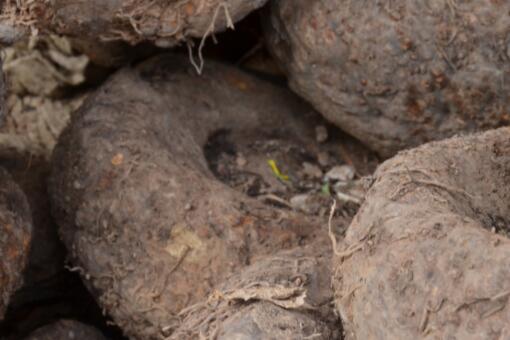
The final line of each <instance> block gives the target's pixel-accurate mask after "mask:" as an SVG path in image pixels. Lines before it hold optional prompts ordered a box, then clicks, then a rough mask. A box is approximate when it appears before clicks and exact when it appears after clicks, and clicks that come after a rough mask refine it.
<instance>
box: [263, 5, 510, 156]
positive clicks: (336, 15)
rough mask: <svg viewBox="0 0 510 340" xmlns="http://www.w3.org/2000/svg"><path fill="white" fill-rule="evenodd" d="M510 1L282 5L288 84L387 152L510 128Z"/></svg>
mask: <svg viewBox="0 0 510 340" xmlns="http://www.w3.org/2000/svg"><path fill="white" fill-rule="evenodd" d="M509 11H510V2H507V1H485V0H475V1H446V0H441V1H403V0H399V1H366V0H365V1H343V0H332V1H320V0H276V1H273V2H272V5H271V16H270V20H267V22H266V25H265V26H266V28H267V31H268V34H267V42H268V45H269V47H270V49H271V50H272V51H273V53H274V55H275V56H276V57H277V59H279V60H280V62H281V65H282V67H283V68H284V69H286V72H287V74H288V76H289V83H290V86H291V87H292V88H293V89H294V90H295V91H296V92H297V93H299V94H300V95H301V96H303V98H306V99H307V100H308V101H309V102H310V103H312V104H313V105H314V106H315V108H316V109H317V110H319V111H320V112H321V113H322V114H323V115H324V116H325V117H326V118H327V119H328V120H330V121H331V122H333V123H334V124H336V125H337V126H339V127H341V128H342V129H344V130H345V131H347V132H348V133H350V134H352V135H353V136H355V137H357V138H359V139H360V140H361V141H363V142H364V143H366V144H367V145H368V146H370V147H371V148H373V149H374V150H376V151H378V152H379V153H380V154H382V155H383V156H389V155H392V154H394V153H395V152H396V151H398V150H400V149H403V148H406V147H409V146H417V145H420V144H422V143H424V142H427V141H431V140H438V139H443V138H445V137H450V136H452V135H454V134H456V133H458V132H463V131H476V130H484V129H489V128H494V127H499V126H502V125H506V124H508V123H509V122H510V114H509V111H508V108H509V107H510V105H509V104H510V95H509V93H510V79H509V77H510V63H509V62H508V60H509V50H508V46H509V42H510V41H509V37H510V16H509V15H508V13H509Z"/></svg>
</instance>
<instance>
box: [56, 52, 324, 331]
mask: <svg viewBox="0 0 510 340" xmlns="http://www.w3.org/2000/svg"><path fill="white" fill-rule="evenodd" d="M308 113H310V108H309V107H308V106H307V105H305V104H304V103H303V102H302V101H300V100H299V99H298V98H296V97H295V96H293V95H292V94H291V93H289V92H288V91H286V90H284V89H281V88H278V87H275V86H272V85H270V84H267V83H264V82H262V81H260V80H257V79H255V78H253V77H250V76H248V75H246V74H244V73H242V72H240V71H238V70H236V69H234V68H230V67H226V66H222V65H219V64H216V63H214V62H210V61H208V62H207V63H206V69H205V72H204V75H203V76H198V75H196V73H195V72H194V71H193V68H192V67H191V66H190V65H189V61H188V59H187V58H186V57H175V56H172V55H162V56H160V57H158V58H155V59H151V60H149V61H147V62H145V63H143V64H141V65H139V66H138V67H137V68H136V69H124V70H122V71H121V72H119V73H118V74H116V75H115V76H114V77H113V78H111V79H110V81H108V82H107V83H106V84H105V85H104V86H103V87H102V88H101V89H100V90H99V91H98V92H97V93H96V94H95V95H93V96H91V97H89V99H88V100H87V101H86V102H85V104H84V105H83V106H82V108H81V109H80V110H79V111H78V112H77V114H76V115H75V117H74V119H73V120H72V122H71V124H70V126H69V127H68V128H67V129H66V131H65V132H64V133H63V135H62V136H61V139H60V142H59V144H58V146H57V148H56V149H55V152H54V155H53V168H52V176H51V178H50V196H51V199H52V203H53V208H54V215H55V217H56V218H57V220H58V222H59V224H60V225H61V227H62V236H63V239H64V242H65V243H66V245H67V247H68V248H69V249H70V251H71V253H72V255H73V256H74V257H75V265H76V266H77V267H78V268H81V269H80V271H82V274H83V276H84V277H85V279H86V282H88V283H90V285H91V287H93V290H94V291H95V294H96V295H97V296H98V298H99V301H100V303H101V305H102V306H103V307H104V308H105V309H106V310H107V311H108V312H109V313H110V314H111V315H112V316H113V318H114V320H115V322H116V323H118V325H119V326H120V327H121V328H123V329H124V331H125V332H126V333H127V334H128V335H129V336H132V337H134V338H143V339H148V338H151V339H152V338H157V337H159V336H161V335H162V333H166V330H168V329H169V328H168V326H169V325H172V324H174V323H175V320H176V317H177V313H178V312H179V311H180V310H181V309H182V308H184V307H186V306H188V305H190V304H192V303H195V302H198V301H200V300H201V299H202V298H204V297H205V296H206V295H208V294H209V293H210V292H211V289H212V288H213V287H214V286H215V285H216V284H219V283H220V282H223V280H224V278H225V277H226V276H227V275H229V274H231V273H232V272H235V271H237V270H239V269H240V268H241V267H243V266H245V265H247V264H249V263H251V261H252V258H253V257H254V256H257V255H261V254H269V253H274V252H276V251H278V250H281V249H286V248H291V247H293V246H296V245H298V244H305V243H307V242H309V241H311V240H313V239H314V237H315V236H314V234H316V233H322V232H324V231H321V230H320V225H321V224H322V223H323V221H321V220H319V219H317V218H311V219H307V218H305V217H304V216H302V215H300V214H298V213H294V212H293V211H289V210H285V209H277V208H275V207H274V206H269V205H265V204H263V203H261V202H260V201H258V200H255V199H252V198H248V197H246V196H244V195H242V194H240V193H239V192H237V191H234V190H233V189H231V188H230V187H228V186H226V185H225V184H223V183H221V182H220V181H219V180H217V179H216V178H215V177H214V175H213V174H212V173H211V171H210V170H209V168H208V164H207V162H206V159H205V157H204V153H203V148H204V146H205V145H206V144H207V142H208V140H209V138H210V137H211V136H212V135H214V134H215V133H217V132H218V131H228V132H229V133H230V135H231V136H233V138H234V139H235V138H236V137H235V136H242V137H244V138H250V136H252V137H251V138H254V137H253V136H257V137H259V138H260V137H261V136H268V138H270V137H271V136H279V137H281V138H283V137H285V136H287V137H288V138H293V140H296V141H301V142H302V143H303V145H307V146H310V147H312V146H313V145H316V144H317V142H316V140H315V131H314V125H313V124H310V123H309V122H308V121H307V119H306V116H307V114H308Z"/></svg>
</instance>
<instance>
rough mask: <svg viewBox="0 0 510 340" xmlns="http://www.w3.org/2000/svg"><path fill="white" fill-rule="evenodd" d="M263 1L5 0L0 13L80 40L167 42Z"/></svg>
mask: <svg viewBox="0 0 510 340" xmlns="http://www.w3.org/2000/svg"><path fill="white" fill-rule="evenodd" d="M266 1H267V0H206V1H204V0H187V1H186V0H185V1H181V0H157V1H150V0H79V1H71V0H54V1H51V2H48V1H45V0H36V1H31V2H29V1H23V0H22V1H21V2H20V3H21V6H18V7H16V4H15V3H14V4H13V2H12V1H9V0H8V1H7V2H6V4H4V12H6V13H8V14H11V15H10V16H8V19H10V20H5V22H6V25H7V24H8V23H11V24H13V25H18V26H27V25H28V26H30V25H32V22H34V21H35V22H37V23H36V26H37V27H38V28H39V29H41V30H43V31H44V30H50V31H53V32H55V33H58V34H63V35H67V36H70V37H75V38H80V39H85V40H91V41H111V40H121V41H126V42H129V43H131V44H136V43H139V42H142V41H153V42H155V43H156V44H157V45H158V46H161V47H168V46H173V45H175V44H177V43H179V42H181V41H183V40H186V39H188V38H194V37H195V38H196V37H203V36H208V35H210V34H212V33H214V32H218V31H222V30H225V29H226V28H227V27H229V26H230V27H233V24H234V23H235V22H237V21H239V20H240V19H242V18H243V17H245V16H246V15H247V14H249V13H250V12H251V11H253V10H255V9H257V8H259V7H261V6H262V5H264V4H265V2H266ZM12 18H14V20H13V19H12ZM0 27H2V26H0ZM0 33H1V31H0ZM0 38H1V37H0Z"/></svg>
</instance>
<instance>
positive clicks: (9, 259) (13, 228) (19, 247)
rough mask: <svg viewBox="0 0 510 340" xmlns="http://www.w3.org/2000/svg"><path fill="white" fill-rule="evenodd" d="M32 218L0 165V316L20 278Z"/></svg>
mask: <svg viewBox="0 0 510 340" xmlns="http://www.w3.org/2000/svg"><path fill="white" fill-rule="evenodd" d="M31 232H32V219H31V216H30V208H29V206H28V203H27V200H26V198H25V195H24V194H23V192H22V191H21V189H20V188H19V187H18V186H17V185H16V184H15V183H14V181H13V180H12V178H11V176H10V175H9V174H8V173H7V171H5V170H4V169H3V168H0V235H1V237H0V318H2V317H3V315H4V313H5V310H6V308H7V305H8V304H9V300H10V297H11V295H12V293H14V291H15V290H16V289H18V288H19V287H20V286H21V283H22V281H23V279H22V274H23V273H22V272H23V268H24V267H25V263H26V261H27V257H28V252H29V247H30V237H31Z"/></svg>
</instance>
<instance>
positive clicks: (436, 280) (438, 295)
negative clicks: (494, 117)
mask: <svg viewBox="0 0 510 340" xmlns="http://www.w3.org/2000/svg"><path fill="white" fill-rule="evenodd" d="M509 180H510V128H501V129H497V130H492V131H490V132H486V133H483V134H475V135H473V136H468V137H456V138H452V139H449V140H445V141H441V142H433V143H429V144H425V145H423V146H420V147H418V148H416V149H413V150H409V151H406V152H402V153H400V154H398V155H397V156H396V157H394V158H393V159H390V160H389V161H387V162H385V163H384V164H382V165H381V166H380V167H379V169H378V170H377V171H376V173H375V178H374V183H373V185H372V186H371V188H370V190H369V191H368V193H367V196H366V201H365V203H364V204H363V205H362V207H361V208H360V211H359V212H358V214H357V216H356V217H355V219H354V221H353V223H352V224H351V226H350V227H349V229H348V232H347V235H346V238H345V241H344V245H343V249H337V251H336V252H337V255H336V258H335V265H334V272H335V273H336V275H335V277H334V279H333V282H334V285H335V293H336V304H337V308H338V311H339V313H340V315H341V316H342V319H343V322H344V327H345V329H346V333H347V339H366V340H370V339H424V338H426V339H429V338H430V339H436V338H437V339H453V338H456V339H507V338H509V337H510V329H509V328H508V324H509V322H510V308H509V306H508V303H509V297H510V240H509V238H508V237H509V235H510V219H509V216H510V205H509V198H510V185H509V183H510V182H509Z"/></svg>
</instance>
